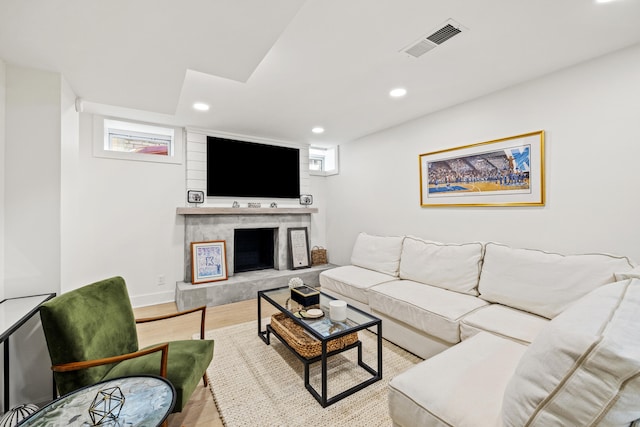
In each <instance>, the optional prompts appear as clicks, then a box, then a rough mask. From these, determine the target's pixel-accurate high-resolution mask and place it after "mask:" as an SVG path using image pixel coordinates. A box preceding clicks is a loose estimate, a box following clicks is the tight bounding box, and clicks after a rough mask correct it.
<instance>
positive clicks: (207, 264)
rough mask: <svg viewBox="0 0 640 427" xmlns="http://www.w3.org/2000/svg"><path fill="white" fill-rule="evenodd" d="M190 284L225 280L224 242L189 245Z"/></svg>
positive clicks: (225, 259) (225, 258)
mask: <svg viewBox="0 0 640 427" xmlns="http://www.w3.org/2000/svg"><path fill="white" fill-rule="evenodd" d="M191 260H192V277H191V282H192V283H194V284H196V283H205V282H214V281H217V280H227V257H226V245H225V241H224V240H216V241H211V242H192V243H191Z"/></svg>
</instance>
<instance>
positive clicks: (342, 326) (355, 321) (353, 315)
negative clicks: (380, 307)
mask: <svg viewBox="0 0 640 427" xmlns="http://www.w3.org/2000/svg"><path fill="white" fill-rule="evenodd" d="M260 293H261V294H262V295H263V297H264V298H265V299H267V300H268V301H269V302H271V304H273V305H275V306H276V307H277V308H278V309H279V310H280V311H282V312H288V313H289V314H292V315H293V317H295V318H296V319H298V320H299V321H300V323H301V324H303V325H305V326H306V327H307V328H309V329H313V330H314V331H315V332H316V333H318V334H320V335H321V336H322V338H327V337H331V336H333V335H337V334H340V335H342V334H344V333H346V332H348V331H351V330H360V329H363V328H366V327H369V326H373V325H374V324H376V323H377V322H379V321H380V319H378V318H377V317H375V316H372V315H370V314H368V313H365V312H364V311H362V310H359V309H357V308H355V307H352V306H350V305H347V319H346V320H345V321H341V322H336V321H332V320H331V319H330V317H329V302H331V301H334V300H335V299H336V298H333V297H331V296H329V295H327V294H324V293H322V292H320V303H319V304H318V305H314V306H312V307H307V309H311V308H315V309H320V310H322V312H323V315H322V316H321V317H318V318H310V317H307V316H306V310H304V309H303V307H301V306H299V304H298V303H297V302H295V301H293V300H291V299H290V297H291V289H289V287H288V286H287V287H283V288H277V289H270V290H266V291H261V292H260Z"/></svg>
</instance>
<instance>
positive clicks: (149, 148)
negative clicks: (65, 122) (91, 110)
mask: <svg viewBox="0 0 640 427" xmlns="http://www.w3.org/2000/svg"><path fill="white" fill-rule="evenodd" d="M94 132H95V134H94V155H95V156H96V157H105V158H112V159H121V160H139V161H146V162H160V163H182V129H180V128H176V127H169V126H161V125H153V124H148V123H140V122H132V121H126V120H116V119H110V118H105V117H101V116H96V118H95V120H94Z"/></svg>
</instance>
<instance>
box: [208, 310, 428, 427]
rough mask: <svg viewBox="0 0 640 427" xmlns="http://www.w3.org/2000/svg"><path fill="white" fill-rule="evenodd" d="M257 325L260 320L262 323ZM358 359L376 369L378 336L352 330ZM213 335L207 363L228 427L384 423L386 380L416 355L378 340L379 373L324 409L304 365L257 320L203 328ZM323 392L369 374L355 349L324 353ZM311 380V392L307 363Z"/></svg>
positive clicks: (313, 373) (316, 370) (371, 426)
mask: <svg viewBox="0 0 640 427" xmlns="http://www.w3.org/2000/svg"><path fill="white" fill-rule="evenodd" d="M263 325H264V323H263ZM358 334H359V338H360V341H362V343H363V360H364V361H365V363H367V364H368V365H369V366H371V367H373V368H374V369H375V368H377V359H376V342H377V337H376V335H375V334H373V333H371V332H369V331H361V332H359V333H358ZM206 338H208V339H214V340H215V348H214V356H213V361H212V362H211V365H210V366H209V368H208V369H207V374H208V376H209V386H210V388H211V392H212V393H213V398H214V400H215V402H216V405H217V407H218V411H219V412H220V415H221V417H222V421H223V422H224V424H225V425H226V426H227V427H241V426H251V427H255V426H304V427H313V426H318V427H329V426H367V427H375V426H387V427H388V426H390V425H391V419H390V418H389V414H388V400H387V384H388V382H389V380H390V379H391V378H393V377H394V376H395V375H397V374H398V373H400V372H402V371H404V370H406V369H407V368H409V367H411V366H413V365H414V364H416V363H418V362H419V361H420V360H421V359H420V358H418V357H417V356H415V355H413V354H411V353H408V352H406V351H404V350H403V349H401V348H400V347H397V346H395V345H393V344H391V343H389V342H388V341H386V340H385V341H383V352H382V354H383V356H382V359H383V367H382V374H383V378H382V380H380V381H377V382H375V383H373V384H371V385H369V386H368V387H366V388H364V389H362V390H360V391H358V392H356V393H354V394H353V395H351V396H348V397H346V398H344V399H342V400H340V401H339V402H336V403H334V404H333V405H330V406H328V407H326V408H323V407H322V406H321V405H320V403H318V401H316V400H315V398H314V397H313V396H312V395H311V394H310V393H309V392H308V391H307V389H306V388H305V387H304V365H303V364H302V362H301V361H300V360H298V358H296V357H295V356H294V355H293V354H291V352H290V351H289V350H288V349H287V348H286V347H284V345H282V343H280V341H279V340H278V338H276V337H275V336H273V335H271V345H266V344H265V343H264V341H262V340H261V339H260V337H258V325H257V322H256V321H253V322H248V323H242V324H239V325H234V326H229V327H226V328H221V329H214V330H212V331H208V332H207V333H206ZM328 372H329V374H328V378H329V381H328V389H329V397H331V396H334V395H335V394H337V393H338V392H340V391H343V390H346V389H348V388H349V387H351V386H352V385H354V384H356V383H357V382H360V381H361V380H362V379H366V378H370V376H371V375H370V374H369V373H367V372H366V371H365V370H364V369H362V368H360V367H358V365H357V350H356V349H351V350H348V351H346V352H344V353H341V354H339V355H336V356H333V357H332V358H331V359H329V364H328ZM310 383H311V384H312V385H313V386H314V388H315V389H316V390H318V391H320V390H321V385H320V363H315V364H313V365H311V368H310Z"/></svg>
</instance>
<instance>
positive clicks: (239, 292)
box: [176, 207, 331, 311]
mask: <svg viewBox="0 0 640 427" xmlns="http://www.w3.org/2000/svg"><path fill="white" fill-rule="evenodd" d="M317 212H318V210H317V209H316V208H215V207H198V208H183V207H180V208H178V209H177V214H178V215H180V216H181V217H182V218H184V226H185V227H184V266H185V280H184V281H181V282H178V283H176V305H177V306H178V310H181V311H182V310H188V309H191V308H196V307H200V306H201V305H204V304H206V305H207V306H214V305H221V304H228V303H231V302H236V301H244V300H247V299H252V298H256V294H257V292H258V291H260V290H265V289H271V288H276V287H280V286H286V284H287V283H288V281H289V279H291V278H292V277H299V278H300V279H302V280H303V282H304V283H305V284H308V285H311V286H317V285H318V283H319V275H320V272H322V271H324V270H326V269H329V268H331V266H329V265H326V266H315V267H311V268H304V269H296V270H289V269H288V259H287V258H288V252H289V251H288V245H287V242H288V238H287V237H288V235H287V233H288V230H289V229H290V228H300V227H305V228H307V229H308V230H311V214H314V213H317ZM247 229H267V230H270V231H260V232H259V233H265V234H267V235H270V236H269V237H270V241H271V245H270V246H271V247H272V249H273V254H272V255H271V257H269V256H268V255H267V256H266V258H271V260H272V262H273V267H271V268H265V269H261V270H255V271H246V272H242V273H240V274H235V271H234V270H235V269H236V268H237V263H236V261H235V258H236V257H241V256H242V257H244V256H245V255H247V253H248V254H250V256H248V258H250V259H251V258H254V257H255V256H254V255H253V254H252V252H253V250H251V249H249V250H241V251H240V252H238V251H236V248H235V245H236V237H235V230H247ZM215 240H223V241H225V243H226V250H227V267H228V273H229V278H228V279H227V280H219V281H215V282H211V283H202V284H198V285H196V286H194V285H193V284H192V283H191V273H192V271H191V242H207V241H215ZM260 258H261V257H258V258H257V259H260ZM241 264H242V263H241Z"/></svg>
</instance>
